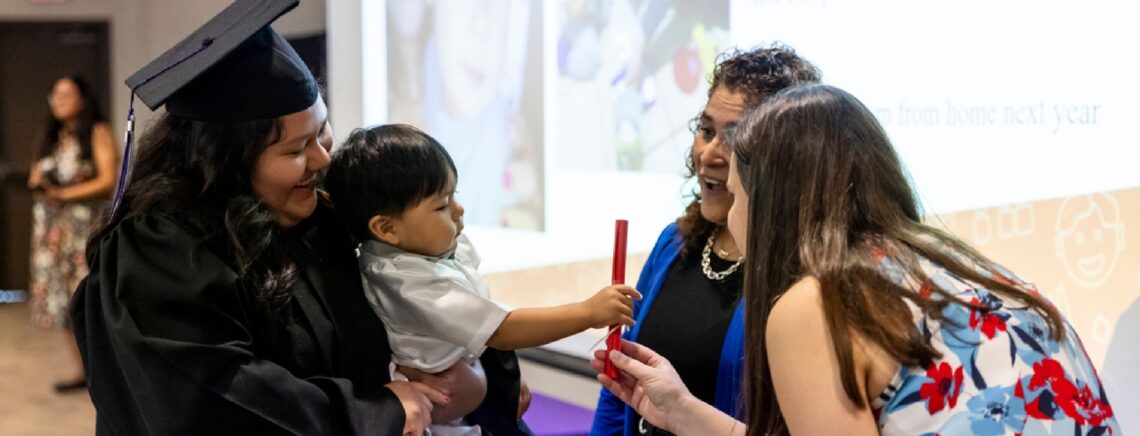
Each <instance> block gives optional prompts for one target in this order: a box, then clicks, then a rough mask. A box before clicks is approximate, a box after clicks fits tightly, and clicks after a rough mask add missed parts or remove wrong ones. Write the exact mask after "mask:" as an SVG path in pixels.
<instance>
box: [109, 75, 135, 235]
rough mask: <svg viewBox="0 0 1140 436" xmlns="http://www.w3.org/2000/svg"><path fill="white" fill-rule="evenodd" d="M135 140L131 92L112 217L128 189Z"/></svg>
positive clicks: (112, 205)
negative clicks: (132, 147)
mask: <svg viewBox="0 0 1140 436" xmlns="http://www.w3.org/2000/svg"><path fill="white" fill-rule="evenodd" d="M134 140H135V92H134V91H131V102H130V110H129V111H128V112H127V131H126V132H125V133H124V134H123V144H125V145H124V146H123V162H122V164H120V166H119V184H118V186H117V187H116V188H115V198H114V199H113V200H112V201H111V216H112V217H114V216H115V211H117V210H119V202H120V201H122V199H123V191H124V190H126V188H127V176H128V175H129V174H128V173H129V172H130V170H131V144H132V143H133V142H134Z"/></svg>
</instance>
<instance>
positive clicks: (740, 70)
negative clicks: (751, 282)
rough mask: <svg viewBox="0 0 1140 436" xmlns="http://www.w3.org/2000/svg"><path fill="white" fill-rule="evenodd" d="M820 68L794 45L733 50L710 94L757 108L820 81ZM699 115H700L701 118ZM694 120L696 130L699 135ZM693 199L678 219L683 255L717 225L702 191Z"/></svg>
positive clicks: (688, 159)
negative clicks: (704, 207)
mask: <svg viewBox="0 0 1140 436" xmlns="http://www.w3.org/2000/svg"><path fill="white" fill-rule="evenodd" d="M819 78H820V73H819V69H818V68H816V67H815V65H812V63H811V62H808V60H807V59H804V58H802V57H800V56H799V55H797V54H796V51H795V50H793V49H792V48H791V47H788V46H786V45H783V44H780V43H773V44H771V45H768V46H764V47H757V48H754V49H752V50H748V51H741V50H734V51H729V52H725V53H723V54H721V55H720V59H719V61H718V62H717V64H716V67H715V68H713V72H712V74H711V75H710V77H709V95H708V96H709V97H710V98H711V97H712V95H713V92H716V90H717V89H722V88H723V89H725V90H728V91H730V92H732V93H735V94H740V95H741V96H742V97H743V98H744V106H745V107H746V108H755V107H757V106H759V105H760V102H761V101H763V100H764V99H765V98H767V97H768V96H770V95H772V94H775V93H777V92H779V91H780V90H782V89H784V88H787V87H789V86H794V85H799V84H803V83H819ZM698 118H699V117H698ZM698 118H694V119H693V123H694V127H693V133H694V135H695V134H696V130H695V122H696V120H697V119H698ZM692 155H693V153H692V148H691V146H690V149H689V153H688V154H686V155H685V167H686V168H687V169H688V171H689V173H688V178H690V179H692V178H693V177H696V175H697V165H696V162H693V157H692ZM690 196H691V197H692V201H690V202H689V205H688V206H686V207H685V213H684V214H683V215H681V217H680V218H677V231H678V233H680V235H681V238H682V239H683V240H684V241H685V244H684V246H683V248H682V249H681V255H682V256H689V255H691V254H692V253H694V252H697V251H698V250H700V248H701V246H702V243H703V240H704V239H705V238H707V237H708V236H709V233H711V232H712V231H713V229H715V228H716V224H713V223H711V222H709V220H706V219H705V217H704V216H703V215H701V191H700V189H694V190H693V192H691V193H690Z"/></svg>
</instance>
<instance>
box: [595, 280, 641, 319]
mask: <svg viewBox="0 0 1140 436" xmlns="http://www.w3.org/2000/svg"><path fill="white" fill-rule="evenodd" d="M634 298H636V299H638V300H640V299H641V293H640V292H637V290H636V289H633V288H632V287H630V286H627V285H611V286H607V287H605V288H602V290H600V291H598V293H597V294H594V296H593V297H590V299H589V300H586V301H585V302H584V304H585V305H586V310H588V311H589V313H590V327H593V328H603V327H608V326H609V325H611V324H624V325H627V326H631V325H633V299H634Z"/></svg>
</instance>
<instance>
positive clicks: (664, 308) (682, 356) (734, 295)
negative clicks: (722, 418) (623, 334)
mask: <svg viewBox="0 0 1140 436" xmlns="http://www.w3.org/2000/svg"><path fill="white" fill-rule="evenodd" d="M733 263H735V262H729V261H727V260H724V259H721V258H719V257H717V256H715V255H713V256H711V266H712V269H713V271H724V270H726V269H728V268H729V267H730V266H731V265H732V264H733ZM743 283H744V273H743V271H742V270H740V269H738V270H737V271H735V272H733V273H732V274H730V275H729V276H728V277H725V278H724V280H721V281H714V280H710V279H709V278H708V277H706V276H705V274H704V272H703V271H702V269H701V256H700V254H699V253H694V254H693V255H690V256H689V257H687V258H686V257H678V258H677V261H676V262H674V263H673V266H672V267H671V268H670V271H669V275H668V276H667V277H666V278H665V281H664V282H663V283H662V284H661V289H660V290H659V291H658V294H657V297H656V298H655V299H654V300H653V305H652V306H650V307H649V313H648V314H646V315H645V320H644V321H643V322H644V325H642V326H641V332H640V333H638V336H637V342H638V343H640V344H642V345H645V346H647V347H649V348H651V349H653V350H654V351H657V353H658V354H661V356H663V357H665V358H666V359H668V360H669V362H670V363H672V364H673V368H674V369H676V370H677V374H678V375H680V376H681V380H682V381H684V382H685V386H686V387H688V388H689V392H691V393H692V394H693V395H694V396H695V397H697V398H699V399H700V400H701V401H704V402H706V403H708V404H713V403H714V402H715V401H716V380H717V373H718V370H719V366H720V352H721V348H722V346H723V345H724V335H725V334H726V333H727V332H728V326H729V324H731V323H732V315H733V313H734V312H735V311H736V305H737V302H738V301H739V300H740V292H741V289H742V288H743ZM637 419H640V417H638V418H637Z"/></svg>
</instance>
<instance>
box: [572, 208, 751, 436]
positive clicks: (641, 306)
mask: <svg viewBox="0 0 1140 436" xmlns="http://www.w3.org/2000/svg"><path fill="white" fill-rule="evenodd" d="M683 246H684V240H682V239H681V235H680V234H679V233H678V232H677V224H676V223H674V224H669V226H667V227H665V230H664V231H663V232H661V236H660V237H658V238H657V245H655V246H654V247H653V251H652V252H651V253H650V254H649V259H648V260H646V261H645V267H643V268H642V269H641V277H640V278H638V279H637V290H638V291H641V293H642V296H643V297H644V298H643V299H642V300H641V301H640V302H637V303H635V304H634V307H633V318H634V320H636V321H637V324H634V326H633V328H632V329H630V330H629V331H627V332H626V333H625V334H624V335H623V337H624V338H625V339H626V340H629V341H636V340H637V335H638V333H640V332H641V326H642V325H643V323H644V321H645V315H646V314H647V313H649V308H650V307H651V306H653V300H654V299H655V298H656V297H657V294H658V291H660V290H661V284H662V283H664V282H665V278H666V277H668V276H669V269H670V267H672V266H673V262H675V261H676V260H677V257H678V256H680V254H681V247H683ZM743 366H744V305H743V304H739V303H737V305H736V311H735V313H734V314H733V316H732V323H731V324H729V326H728V332H727V333H726V334H725V337H724V346H723V347H721V350H720V366H719V367H720V370H719V372H717V376H716V401H715V403H714V404H713V406H716V408H717V409H720V411H722V412H724V413H727V414H729V415H730V416H734V417H736V418H737V419H740V418H742V416H741V415H742V413H741V410H740V409H739V408H738V406H737V399H738V398H739V396H740V388H741V383H742V379H741V377H742V374H743ZM619 434H624V435H625V436H632V435H636V434H638V431H637V422H634V410H633V408H631V407H629V406H627V405H626V404H625V403H623V402H622V401H621V399H619V398H618V397H616V396H614V395H613V394H611V393H610V392H609V391H607V390H606V389H605V388H602V393H601V395H600V396H599V397H598V408H597V410H596V411H595V412H594V425H593V427H592V428H591V429H590V435H592V436H600V435H619Z"/></svg>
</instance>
